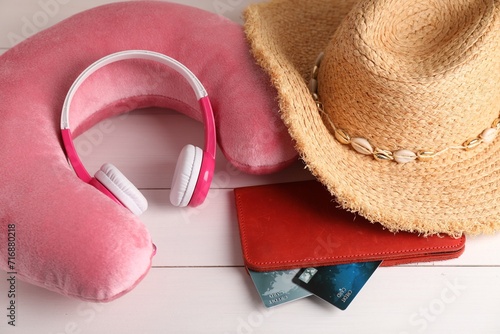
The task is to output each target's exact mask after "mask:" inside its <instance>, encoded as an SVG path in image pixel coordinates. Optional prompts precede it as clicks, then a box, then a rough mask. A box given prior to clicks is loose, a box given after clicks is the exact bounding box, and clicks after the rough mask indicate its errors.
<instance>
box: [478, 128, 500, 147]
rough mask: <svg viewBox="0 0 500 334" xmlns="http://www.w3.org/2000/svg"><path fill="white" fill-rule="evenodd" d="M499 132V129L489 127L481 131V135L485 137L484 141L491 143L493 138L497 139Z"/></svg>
mask: <svg viewBox="0 0 500 334" xmlns="http://www.w3.org/2000/svg"><path fill="white" fill-rule="evenodd" d="M497 134H498V130H497V129H494V128H489V129H486V130H484V131H483V133H481V136H480V137H481V138H482V139H483V142H485V143H487V144H489V143H491V142H492V141H493V140H495V138H496V136H497Z"/></svg>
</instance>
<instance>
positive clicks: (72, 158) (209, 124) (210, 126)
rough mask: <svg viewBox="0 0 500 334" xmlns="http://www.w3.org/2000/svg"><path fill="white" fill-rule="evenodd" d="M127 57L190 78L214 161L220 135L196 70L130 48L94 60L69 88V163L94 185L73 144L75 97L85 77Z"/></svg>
mask: <svg viewBox="0 0 500 334" xmlns="http://www.w3.org/2000/svg"><path fill="white" fill-rule="evenodd" d="M127 59H145V60H153V61H156V62H159V63H161V64H164V65H167V66H168V67H170V68H171V69H173V70H175V71H176V72H178V73H179V74H181V75H182V76H183V77H184V78H185V79H186V80H187V82H188V83H189V84H190V86H191V88H192V89H193V91H194V93H195V94H196V98H197V100H198V103H199V105H200V109H201V111H202V114H203V124H204V128H205V147H204V151H205V153H206V154H207V155H208V156H209V157H210V158H211V160H214V159H215V152H216V148H217V144H216V135H215V121H214V115H213V111H212V106H211V103H210V100H209V98H208V94H207V91H206V90H205V88H204V87H203V85H202V83H201V82H200V81H199V80H198V78H197V77H196V76H195V75H194V74H193V72H191V71H190V70H189V69H188V68H187V67H186V66H185V65H183V64H181V63H180V62H179V61H177V60H175V59H173V58H171V57H168V56H166V55H163V54H161V53H158V52H153V51H147V50H128V51H121V52H117V53H113V54H111V55H108V56H106V57H104V58H101V59H99V60H98V61H96V62H94V63H93V64H92V65H90V66H89V67H88V68H87V69H85V70H84V71H83V72H82V73H81V74H80V75H79V76H78V78H77V79H76V80H75V82H74V83H73V85H72V86H71V88H70V89H69V91H68V94H67V95H66V99H65V100H64V105H63V108H62V113H61V135H62V139H63V144H64V148H65V151H66V155H67V158H68V160H69V163H70V164H71V166H72V167H73V169H74V170H75V173H76V174H77V176H78V177H79V178H80V179H81V180H83V181H84V182H86V183H91V184H94V183H95V180H94V178H92V177H91V176H90V174H89V173H88V171H87V170H86V169H85V167H84V166H83V163H82V162H81V160H80V158H79V156H78V153H77V151H76V149H75V146H74V143H73V137H72V134H71V129H70V123H69V108H70V106H71V102H72V100H73V97H74V95H75V94H76V91H77V90H78V88H79V87H80V86H81V85H82V84H83V82H84V81H85V79H87V78H88V77H90V76H91V75H92V74H93V73H94V72H96V71H97V70H99V69H100V68H102V67H104V66H106V65H108V64H111V63H114V62H118V61H121V60H127ZM212 167H213V166H212ZM94 185H95V186H96V187H98V188H99V189H101V188H102V187H100V186H99V185H96V184H94ZM101 191H103V192H104V193H106V190H105V189H101ZM110 197H111V196H110Z"/></svg>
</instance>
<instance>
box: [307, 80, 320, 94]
mask: <svg viewBox="0 0 500 334" xmlns="http://www.w3.org/2000/svg"><path fill="white" fill-rule="evenodd" d="M309 91H310V92H311V93H316V92H317V91H318V80H316V79H311V81H309Z"/></svg>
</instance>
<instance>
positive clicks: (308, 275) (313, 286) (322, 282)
mask: <svg viewBox="0 0 500 334" xmlns="http://www.w3.org/2000/svg"><path fill="white" fill-rule="evenodd" d="M380 263H382V261H372V262H358V263H348V264H340V265H336V266H327V267H316V268H305V269H301V270H300V271H299V272H298V273H297V275H295V277H294V278H293V279H292V281H293V282H294V283H295V284H297V285H299V286H301V287H303V288H304V289H306V290H307V291H310V292H312V293H313V294H315V295H316V296H318V297H320V298H321V299H323V300H325V301H327V302H329V303H330V304H333V305H335V306H336V307H338V308H339V309H341V310H345V309H346V308H347V306H349V304H350V303H351V302H352V300H353V299H354V297H356V295H357V294H358V293H359V291H360V290H361V289H362V288H363V286H364V285H365V283H366V281H368V279H369V278H370V277H371V275H372V274H373V273H374V272H375V270H377V268H378V266H379V265H380Z"/></svg>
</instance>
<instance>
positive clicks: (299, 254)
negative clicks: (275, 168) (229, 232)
mask: <svg viewBox="0 0 500 334" xmlns="http://www.w3.org/2000/svg"><path fill="white" fill-rule="evenodd" d="M234 192H235V197H236V206H237V212H238V223H239V227H240V237H241V245H242V250H243V257H244V261H245V265H246V266H247V267H248V268H250V269H252V270H255V271H271V270H286V269H293V268H303V267H313V266H327V265H335V264H342V263H350V262H362V261H374V260H383V261H384V262H382V265H384V266H390V265H397V264H404V263H412V262H424V261H436V260H445V259H450V258H455V257H458V256H459V255H460V254H462V252H463V251H464V247H465V236H462V237H461V238H452V237H450V236H437V235H435V236H430V237H421V236H418V235H416V234H412V233H407V232H399V233H392V232H390V231H388V230H386V229H384V228H383V227H382V225H380V224H376V223H370V222H369V221H368V220H366V219H364V218H363V217H361V216H359V215H356V214H353V213H351V212H348V211H346V210H343V209H341V208H339V207H338V204H337V203H336V202H335V201H334V198H333V197H332V196H331V195H330V193H329V192H328V191H327V190H326V189H325V188H324V186H323V185H322V184H320V183H319V182H317V181H301V182H291V183H281V184H271V185H263V186H251V187H243V188H236V189H235V190H234Z"/></svg>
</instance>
